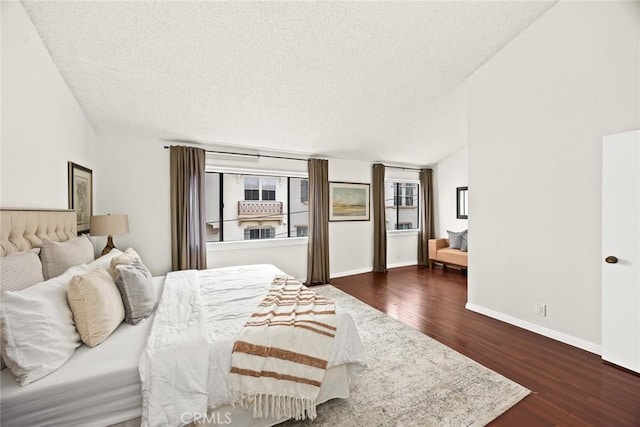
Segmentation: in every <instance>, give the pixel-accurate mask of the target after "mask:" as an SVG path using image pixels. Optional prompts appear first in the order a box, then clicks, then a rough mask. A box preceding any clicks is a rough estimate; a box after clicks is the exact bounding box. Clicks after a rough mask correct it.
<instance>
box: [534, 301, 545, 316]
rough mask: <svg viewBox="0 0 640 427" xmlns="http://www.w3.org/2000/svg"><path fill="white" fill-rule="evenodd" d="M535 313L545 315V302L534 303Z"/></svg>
mask: <svg viewBox="0 0 640 427" xmlns="http://www.w3.org/2000/svg"><path fill="white" fill-rule="evenodd" d="M536 314H537V315H538V316H542V317H547V304H540V303H536Z"/></svg>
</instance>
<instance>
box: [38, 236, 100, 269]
mask: <svg viewBox="0 0 640 427" xmlns="http://www.w3.org/2000/svg"><path fill="white" fill-rule="evenodd" d="M40 259H41V260H42V273H43V275H44V279H45V280H49V279H51V278H52V277H56V276H59V275H61V274H62V273H64V272H65V271H67V269H68V268H70V267H73V266H74V265H80V264H83V263H85V262H91V261H93V244H92V243H91V241H90V240H89V238H88V237H87V236H86V235H82V236H80V237H75V238H73V239H69V240H67V241H66V242H54V241H52V240H49V239H47V238H46V237H45V238H44V239H42V248H41V249H40Z"/></svg>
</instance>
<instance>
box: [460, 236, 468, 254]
mask: <svg viewBox="0 0 640 427" xmlns="http://www.w3.org/2000/svg"><path fill="white" fill-rule="evenodd" d="M468 236H469V233H464V235H463V236H462V243H460V250H461V251H462V252H467V239H468Z"/></svg>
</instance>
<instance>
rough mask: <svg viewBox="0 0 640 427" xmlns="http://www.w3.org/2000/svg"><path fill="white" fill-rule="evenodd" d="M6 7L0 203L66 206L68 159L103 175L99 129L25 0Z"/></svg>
mask: <svg viewBox="0 0 640 427" xmlns="http://www.w3.org/2000/svg"><path fill="white" fill-rule="evenodd" d="M1 8H2V18H1V19H2V30H1V31H2V58H1V62H2V77H1V79H2V83H1V84H2V87H1V92H2V120H1V122H2V130H1V135H2V138H1V141H2V143H1V145H0V157H1V160H0V162H1V168H0V169H1V172H0V177H1V178H0V179H1V183H0V189H1V190H0V206H2V207H4V208H52V209H66V208H67V207H68V191H67V162H68V161H72V162H74V163H78V164H80V165H82V166H84V167H87V168H89V169H93V172H94V190H95V184H96V183H97V182H98V181H99V180H100V179H101V178H102V175H101V173H100V171H99V170H98V169H97V165H96V162H95V150H96V135H95V132H94V130H93V128H92V126H91V124H90V123H89V121H88V120H87V118H86V117H85V115H84V113H83V111H82V110H81V109H80V106H79V105H78V103H77V101H76V99H75V97H74V96H73V94H72V93H71V91H70V90H69V88H68V87H67V84H66V83H65V81H64V80H63V78H62V76H61V75H60V73H59V71H58V68H57V67H56V66H55V65H54V63H53V61H52V60H51V57H50V56H49V52H48V51H47V49H46V48H45V47H44V44H43V43H42V40H41V39H40V37H39V36H38V34H37V32H36V30H35V28H34V27H33V24H32V23H31V20H30V19H29V18H28V16H27V14H26V12H25V11H24V9H23V8H22V5H21V4H20V3H18V2H13V1H3V2H2V5H1ZM99 198H100V196H99V195H98V194H97V193H95V192H94V206H95V203H96V202H97V201H98V200H99Z"/></svg>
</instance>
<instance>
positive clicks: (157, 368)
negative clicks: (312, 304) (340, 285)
mask: <svg viewBox="0 0 640 427" xmlns="http://www.w3.org/2000/svg"><path fill="white" fill-rule="evenodd" d="M282 274H284V273H283V272H282V271H280V270H278V269H277V268H276V267H274V266H272V265H251V266H241V267H229V268H220V269H215V270H205V271H201V272H198V271H195V270H190V271H181V272H173V273H170V274H169V275H168V276H167V280H166V282H165V287H164V293H163V297H162V300H161V301H160V304H159V306H158V309H157V313H156V319H155V321H154V325H153V328H152V331H151V334H150V336H149V341H148V346H147V348H146V349H145V351H144V352H143V354H142V357H141V360H140V375H141V377H142V382H143V387H142V391H143V401H144V403H143V411H142V418H143V425H150V426H161V425H169V426H175V425H181V424H184V423H185V422H187V421H190V420H189V419H186V418H185V416H184V414H194V413H200V414H203V413H206V412H207V408H217V407H222V406H225V405H227V404H228V403H229V398H228V379H227V375H228V373H229V370H230V364H231V350H232V347H233V343H234V341H235V337H236V336H237V334H238V333H239V332H240V330H241V329H242V327H243V325H244V323H245V322H246V320H247V318H248V317H249V316H250V315H251V313H253V311H254V309H255V308H256V307H257V305H258V304H259V303H260V301H261V300H262V299H263V297H264V296H265V295H266V293H267V291H268V289H269V286H270V284H271V282H272V281H273V278H274V277H275V275H282ZM177 301H181V302H182V303H181V304H177ZM337 314H338V330H337V335H336V339H335V343H334V347H333V350H332V353H331V356H330V358H329V364H328V368H331V367H334V366H337V365H342V364H354V365H364V363H365V355H364V351H363V349H362V344H361V342H360V337H359V335H358V332H357V330H356V328H355V325H354V323H353V319H352V318H351V316H350V315H348V314H347V313H341V312H340V311H339V307H338V309H337Z"/></svg>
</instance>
